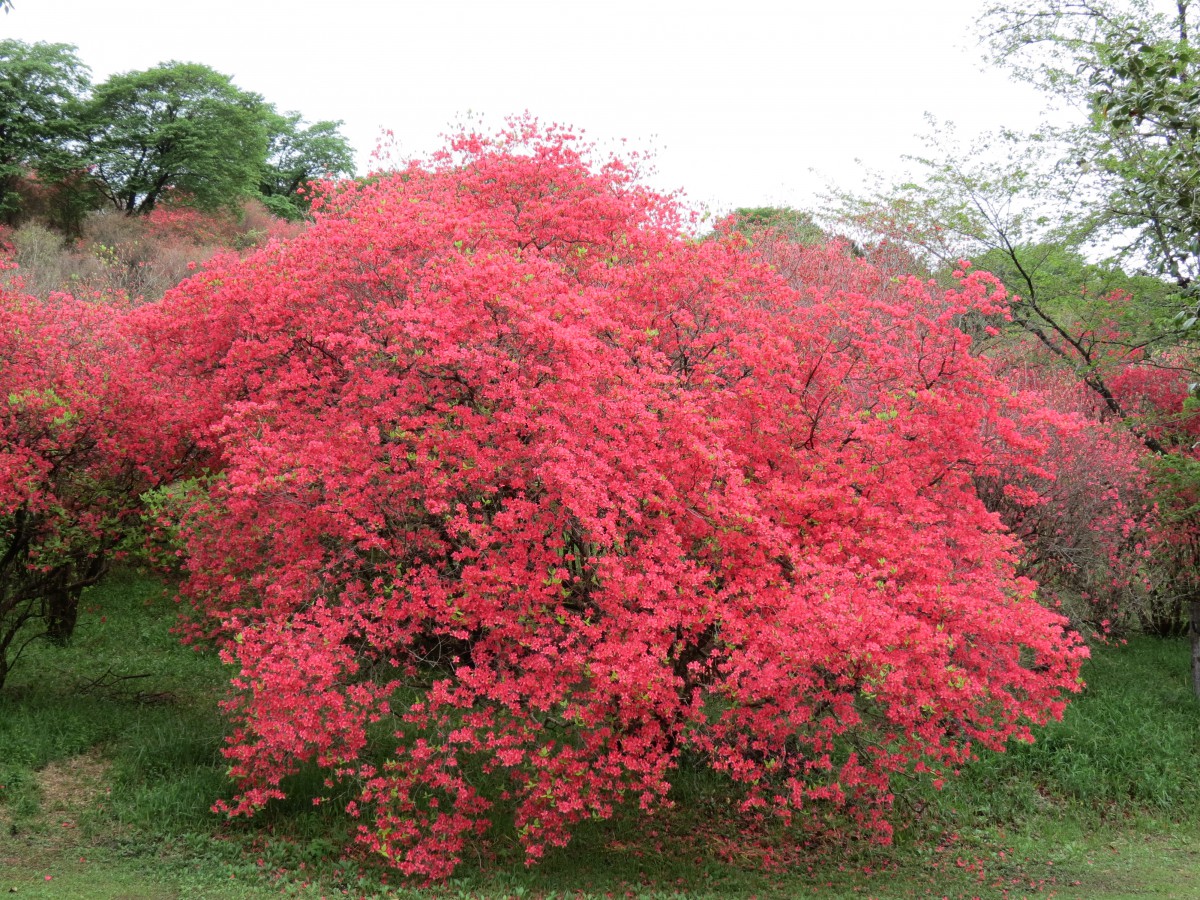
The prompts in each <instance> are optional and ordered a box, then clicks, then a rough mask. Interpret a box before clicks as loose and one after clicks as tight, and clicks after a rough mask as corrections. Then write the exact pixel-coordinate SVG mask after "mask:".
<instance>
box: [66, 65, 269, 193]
mask: <svg viewBox="0 0 1200 900" xmlns="http://www.w3.org/2000/svg"><path fill="white" fill-rule="evenodd" d="M272 116H273V113H272V112H271V109H270V107H269V106H267V105H266V104H265V103H263V100H262V98H261V97H260V96H259V95H258V94H254V93H250V92H248V91H243V90H241V89H240V88H238V87H236V86H235V85H234V84H233V82H232V80H231V79H230V78H229V76H227V75H222V74H221V73H220V72H217V71H215V70H213V69H211V68H209V67H208V66H204V65H199V64H197V63H182V62H168V63H163V64H161V65H159V66H156V67H154V68H152V69H147V70H146V71H143V72H129V73H125V74H122V75H114V76H113V77H112V78H110V79H109V80H108V81H106V82H105V83H103V84H101V85H99V86H98V87H97V88H96V89H95V91H94V92H93V95H92V97H91V99H90V101H89V102H88V103H87V104H86V105H85V107H84V109H83V113H82V118H83V124H84V127H85V129H86V139H85V145H84V147H83V153H84V155H85V156H86V158H87V159H88V161H89V162H90V163H91V164H92V167H93V172H94V174H95V177H96V178H97V180H98V181H99V182H100V184H101V185H103V191H104V194H105V196H106V197H107V199H108V200H109V202H111V203H112V204H113V206H115V207H116V208H117V209H121V210H124V211H125V212H127V213H129V214H131V215H132V214H135V213H147V212H149V211H150V210H152V209H153V208H154V206H155V204H157V203H158V201H159V200H160V199H162V197H163V194H164V193H165V192H166V191H168V190H174V191H178V192H180V193H181V194H184V195H186V196H187V197H188V198H189V199H190V202H191V203H193V204H194V205H196V206H198V207H201V208H204V209H217V208H221V207H229V206H233V205H235V204H236V203H237V202H238V201H239V200H240V199H241V198H243V197H245V196H247V195H250V194H253V192H254V190H255V188H256V187H257V186H258V183H259V177H260V175H261V172H262V170H263V166H264V164H265V162H266V159H267V152H268V142H269V137H270V123H271V120H272Z"/></svg>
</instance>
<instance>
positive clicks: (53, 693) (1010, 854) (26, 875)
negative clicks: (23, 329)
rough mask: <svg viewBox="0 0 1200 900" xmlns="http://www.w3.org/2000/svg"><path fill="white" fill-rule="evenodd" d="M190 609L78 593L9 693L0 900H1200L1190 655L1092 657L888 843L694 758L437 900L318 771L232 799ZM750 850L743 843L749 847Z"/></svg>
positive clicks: (158, 589)
mask: <svg viewBox="0 0 1200 900" xmlns="http://www.w3.org/2000/svg"><path fill="white" fill-rule="evenodd" d="M176 611H177V601H176V600H175V599H174V597H173V595H172V594H171V593H170V592H169V591H168V590H166V589H165V588H164V586H163V585H162V584H161V583H160V582H158V581H155V580H152V579H147V578H145V577H142V576H138V575H136V574H134V573H130V572H119V573H117V575H115V576H114V577H113V578H112V579H110V580H109V581H108V582H107V583H106V584H105V585H104V586H102V587H97V588H92V589H89V591H88V592H87V593H86V594H85V599H84V605H83V610H82V612H81V618H80V623H79V626H78V631H77V636H76V640H75V642H74V643H73V645H72V646H70V647H66V648H59V647H55V646H53V645H49V644H39V645H38V646H37V648H36V651H35V652H36V656H35V657H34V659H32V660H31V664H30V665H28V666H25V667H24V668H23V669H22V670H21V671H19V672H17V673H15V674H14V676H13V680H12V682H11V683H10V685H9V687H8V689H7V690H6V692H5V693H4V695H3V696H0V760H3V762H2V763H0V784H2V785H3V787H2V788H0V827H3V829H4V832H3V836H2V837H3V839H2V840H0V890H4V891H7V890H9V889H10V888H16V889H17V896H24V897H43V896H44V897H56V898H62V897H79V898H95V897H120V896H138V897H150V898H164V900H165V898H176V897H213V898H218V897H222V898H223V897H259V896H263V897H265V896H278V895H280V894H283V895H285V896H303V897H318V896H343V895H349V896H356V897H384V896H399V897H404V896H413V897H417V896H425V897H430V896H432V897H445V898H466V897H478V898H485V897H521V896H525V897H587V898H591V897H604V896H609V895H614V896H628V895H632V896H637V897H671V896H676V897H678V896H687V897H705V896H708V897H750V896H758V897H780V898H782V897H797V896H820V897H829V898H837V897H847V898H849V897H876V898H885V900H899V898H910V897H912V898H918V897H927V896H936V897H953V898H964V900H965V898H972V897H980V898H988V900H991V898H996V900H1000V898H1018V897H1050V896H1054V897H1060V898H1078V900H1085V898H1105V900H1115V898H1132V897H1142V896H1148V895H1153V896H1161V897H1175V898H1179V900H1185V898H1190V897H1192V896H1194V893H1195V885H1196V884H1198V883H1200V852H1198V851H1197V846H1198V844H1197V839H1198V838H1200V819H1198V818H1197V810H1200V776H1197V774H1196V773H1198V772H1200V758H1198V756H1200V715H1198V714H1197V706H1198V704H1197V702H1196V700H1195V698H1194V697H1192V696H1191V695H1190V692H1189V688H1188V675H1187V650H1186V646H1185V642H1184V641H1182V640H1179V639H1169V640H1163V639H1152V638H1137V639H1135V640H1133V641H1132V642H1131V643H1130V644H1128V645H1126V646H1120V647H1118V646H1112V647H1105V646H1101V647H1098V648H1097V649H1096V652H1095V653H1094V654H1093V657H1092V659H1091V660H1090V661H1089V662H1088V663H1087V665H1086V667H1085V670H1084V675H1085V677H1086V678H1087V680H1088V684H1089V687H1088V689H1087V690H1086V691H1085V692H1084V693H1083V694H1082V695H1081V696H1080V697H1078V698H1077V699H1076V700H1075V701H1074V702H1073V703H1072V705H1071V707H1070V708H1069V709H1068V711H1067V713H1066V714H1065V716H1064V718H1063V720H1062V721H1061V722H1057V723H1054V724H1052V725H1049V726H1046V727H1044V728H1039V729H1037V731H1036V738H1037V740H1036V741H1035V743H1033V744H1031V745H1027V746H1018V747H1014V748H1012V749H1011V750H1010V751H1009V752H1007V753H991V752H984V753H983V754H982V755H981V758H980V759H979V760H978V761H976V762H974V763H971V764H969V765H967V766H965V767H964V769H963V772H962V775H961V777H960V778H957V779H953V780H949V781H947V783H946V785H945V787H944V788H943V789H942V790H940V791H939V790H936V789H934V788H933V787H932V785H931V783H930V781H931V779H929V778H928V777H926V778H918V779H916V780H914V781H912V782H911V783H906V784H904V785H903V786H902V787H901V789H900V791H899V796H898V800H897V803H898V805H899V810H900V812H901V813H902V814H901V815H899V816H898V817H897V821H898V823H899V826H898V829H897V833H896V840H895V842H894V843H893V844H892V845H891V846H890V847H878V846H873V845H869V844H861V843H857V842H854V841H849V840H847V839H846V838H845V837H839V836H838V834H837V833H836V831H830V832H828V833H827V834H826V835H825V836H824V837H823V838H822V839H820V840H813V838H812V837H810V836H806V835H805V834H804V833H803V832H802V831H800V830H797V829H788V828H777V827H765V828H764V827H762V826H761V825H755V823H753V822H750V821H747V820H744V819H741V818H739V817H738V816H737V815H736V812H735V811H734V809H733V807H734V806H735V805H736V796H737V793H736V790H734V789H733V786H732V785H731V784H730V783H729V782H728V781H727V780H725V779H722V778H714V777H713V776H712V775H711V774H710V773H706V772H705V771H704V769H703V768H695V767H692V766H691V765H685V766H684V767H683V768H682V770H681V773H680V777H679V778H678V779H677V781H676V784H675V786H674V788H673V791H674V796H675V798H676V800H677V801H678V802H677V805H676V807H675V808H674V809H673V810H670V811H664V812H663V813H661V814H660V815H659V816H657V817H656V818H654V819H653V820H650V821H649V822H646V821H645V820H643V819H642V817H641V815H640V814H639V813H638V811H637V810H636V804H635V805H634V806H633V807H630V808H625V809H622V810H619V811H618V814H617V815H615V816H614V817H613V818H612V819H610V820H608V821H605V822H596V823H591V824H589V825H588V826H587V827H585V828H584V829H582V830H581V831H580V832H579V833H578V834H577V835H576V838H575V840H574V841H573V842H572V843H571V844H570V845H569V846H568V847H566V848H564V849H561V850H553V851H551V852H549V853H548V855H547V856H546V858H545V859H544V860H543V862H542V864H541V865H539V866H538V867H535V868H533V869H527V868H526V867H525V866H524V865H523V862H522V853H521V850H520V844H519V840H518V835H517V834H516V831H515V829H514V828H513V826H512V824H511V823H509V824H508V825H500V826H497V827H496V828H494V829H493V830H491V831H490V832H488V833H487V834H483V835H480V836H478V837H476V838H474V839H472V842H471V846H470V847H469V848H468V850H467V853H466V855H467V857H468V859H469V863H468V864H467V865H465V866H464V867H463V868H462V870H461V871H460V872H459V873H458V874H457V875H456V876H455V877H454V878H453V879H452V880H451V881H449V882H447V883H445V884H444V885H442V886H440V887H438V888H435V889H429V888H427V887H424V886H423V884H422V882H421V881H420V880H418V881H417V882H411V881H406V880H404V879H397V878H396V876H395V873H394V871H392V870H390V869H389V868H388V867H387V866H385V865H383V864H382V861H381V860H379V859H378V858H374V859H372V858H371V857H370V856H369V855H366V854H362V853H359V852H351V853H349V854H346V855H341V854H339V852H338V848H339V847H340V846H341V845H342V844H343V841H344V840H345V839H347V838H349V837H350V836H352V834H353V832H354V830H355V828H356V822H355V820H354V819H353V818H352V817H350V816H348V815H347V814H346V813H345V811H344V810H343V809H341V808H339V807H338V806H336V805H334V804H323V805H322V806H319V807H314V806H313V805H312V802H311V800H312V798H313V797H314V796H319V795H321V794H323V793H324V792H325V790H326V789H325V788H324V787H323V785H322V783H321V778H320V777H319V775H318V773H317V772H316V771H314V770H309V771H307V772H305V773H301V775H299V776H298V777H297V778H296V779H295V780H294V781H293V783H292V787H293V788H294V791H295V793H294V796H293V797H292V799H291V800H290V801H289V802H288V803H286V804H282V805H279V806H277V807H276V808H274V809H273V810H270V811H269V815H268V816H267V817H266V819H265V820H264V821H263V822H262V823H260V824H256V825H248V824H242V823H239V822H237V821H229V820H227V819H224V818H223V817H221V816H217V815H214V814H213V813H212V812H211V810H210V806H211V802H212V798H213V797H214V796H220V795H226V796H227V795H228V791H229V786H228V783H227V781H226V780H225V775H224V772H225V767H226V765H227V764H226V761H225V760H224V759H223V758H222V755H221V747H222V745H223V742H224V738H225V734H226V730H227V728H226V725H225V724H224V722H223V720H222V717H221V714H220V711H219V710H218V709H217V708H216V704H215V702H214V697H215V696H216V695H217V694H219V693H220V691H221V688H222V684H223V683H224V682H225V680H226V679H227V677H228V670H227V667H225V666H223V665H222V664H221V663H220V662H219V661H218V660H216V659H215V658H213V657H212V656H211V655H205V654H197V653H195V652H194V651H191V650H188V649H186V648H184V647H182V646H180V644H179V642H178V640H177V639H176V637H175V636H174V635H173V634H171V633H170V626H171V624H172V622H173V621H174V620H175V615H176ZM746 832H748V836H749V840H746V837H747V833H746Z"/></svg>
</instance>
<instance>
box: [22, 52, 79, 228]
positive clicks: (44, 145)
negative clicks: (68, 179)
mask: <svg viewBox="0 0 1200 900" xmlns="http://www.w3.org/2000/svg"><path fill="white" fill-rule="evenodd" d="M88 84H89V78H88V68H87V66H85V65H84V64H83V63H81V62H80V61H79V59H78V57H77V56H76V55H75V48H74V47H72V46H70V45H68V44H46V43H40V42H39V43H36V44H26V43H24V42H22V41H17V40H4V41H0V218H3V220H5V221H7V222H8V223H9V224H13V223H14V222H15V221H16V219H17V218H18V217H19V215H20V214H21V204H20V195H19V194H18V193H17V191H16V188H17V186H18V182H19V181H20V180H21V179H22V178H24V177H25V176H27V175H28V174H29V172H30V171H31V170H36V171H38V172H39V173H40V174H43V175H44V174H47V173H48V172H50V171H53V172H57V171H60V170H62V169H63V168H64V167H68V168H69V159H70V157H69V155H68V154H67V153H66V150H65V148H66V145H67V143H68V142H69V141H70V140H72V139H74V138H76V137H78V134H77V129H76V125H77V122H76V120H75V118H74V116H73V114H72V104H73V103H74V102H75V101H76V100H77V98H78V97H79V96H80V95H81V94H82V93H83V92H84V91H86V90H87V87H88Z"/></svg>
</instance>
